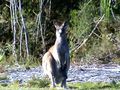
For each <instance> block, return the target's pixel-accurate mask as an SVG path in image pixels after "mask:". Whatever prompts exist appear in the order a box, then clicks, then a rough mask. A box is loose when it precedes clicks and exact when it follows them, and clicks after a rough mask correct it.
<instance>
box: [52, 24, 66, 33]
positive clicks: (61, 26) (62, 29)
mask: <svg viewBox="0 0 120 90" xmlns="http://www.w3.org/2000/svg"><path fill="white" fill-rule="evenodd" d="M54 26H55V28H56V33H57V34H59V35H62V34H65V32H66V29H67V24H66V22H63V23H62V24H61V23H60V22H55V23H54Z"/></svg>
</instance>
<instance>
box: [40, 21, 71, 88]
mask: <svg viewBox="0 0 120 90" xmlns="http://www.w3.org/2000/svg"><path fill="white" fill-rule="evenodd" d="M54 26H55V28H56V41H55V44H54V45H53V46H52V47H51V48H50V49H49V50H48V51H47V52H46V53H45V54H44V56H43V58H42V67H43V70H44V72H45V73H46V74H47V75H48V77H49V78H50V80H51V87H55V86H56V84H59V83H61V87H63V88H66V87H67V86H66V79H67V73H68V70H69V67H70V57H69V47H68V43H67V39H66V29H67V24H66V22H63V23H62V24H61V23H60V22H54Z"/></svg>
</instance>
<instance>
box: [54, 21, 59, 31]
mask: <svg viewBox="0 0 120 90" xmlns="http://www.w3.org/2000/svg"><path fill="white" fill-rule="evenodd" d="M53 24H54V26H55V28H56V29H59V27H60V26H59V25H58V23H57V21H56V20H54V21H53Z"/></svg>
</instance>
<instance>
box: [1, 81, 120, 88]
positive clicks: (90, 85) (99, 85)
mask: <svg viewBox="0 0 120 90" xmlns="http://www.w3.org/2000/svg"><path fill="white" fill-rule="evenodd" d="M49 86H50V83H49V82H48V80H46V79H43V80H42V79H38V80H35V79H34V80H33V81H30V82H28V84H27V85H23V86H19V84H18V83H13V84H10V85H1V86H0V90H62V89H57V88H53V89H52V88H51V89H50V88H49ZM68 87H69V89H68V90H119V89H120V83H117V84H116V83H104V82H98V83H92V82H87V83H68Z"/></svg>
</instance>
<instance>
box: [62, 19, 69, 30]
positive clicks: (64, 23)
mask: <svg viewBox="0 0 120 90" xmlns="http://www.w3.org/2000/svg"><path fill="white" fill-rule="evenodd" d="M61 27H63V28H64V29H65V30H66V29H67V27H68V24H67V22H66V21H65V22H63V24H62V25H61Z"/></svg>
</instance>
